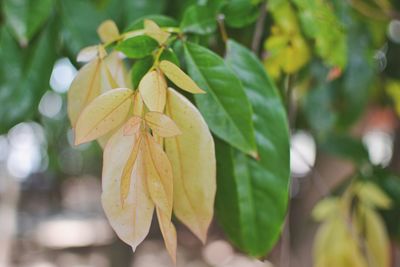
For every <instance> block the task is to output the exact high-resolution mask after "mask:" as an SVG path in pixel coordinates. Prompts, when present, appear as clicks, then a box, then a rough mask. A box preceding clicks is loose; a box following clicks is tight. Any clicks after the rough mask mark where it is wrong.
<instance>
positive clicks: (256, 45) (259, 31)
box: [251, 1, 267, 55]
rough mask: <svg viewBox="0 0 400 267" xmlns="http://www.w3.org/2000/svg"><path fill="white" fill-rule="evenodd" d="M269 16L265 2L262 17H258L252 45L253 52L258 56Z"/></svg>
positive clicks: (262, 5)
mask: <svg viewBox="0 0 400 267" xmlns="http://www.w3.org/2000/svg"><path fill="white" fill-rule="evenodd" d="M266 16H267V3H266V2H265V1H264V2H263V3H262V4H261V6H260V16H259V17H258V20H257V23H256V28H255V30H254V35H253V41H252V43H251V50H253V52H254V53H255V54H256V55H258V52H259V51H260V45H261V41H262V40H261V39H262V36H263V32H264V24H265V18H266Z"/></svg>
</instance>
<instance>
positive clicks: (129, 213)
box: [101, 128, 154, 251]
mask: <svg viewBox="0 0 400 267" xmlns="http://www.w3.org/2000/svg"><path fill="white" fill-rule="evenodd" d="M135 140H136V139H135V138H133V136H126V135H124V133H123V129H122V128H121V129H119V130H118V131H117V132H116V133H115V134H114V135H113V136H112V137H111V139H110V140H109V142H108V143H107V146H106V148H105V150H104V160H103V173H102V188H103V192H102V195H101V201H102V204H103V209H104V211H105V213H106V215H107V218H108V220H109V222H110V224H111V226H112V228H113V229H114V230H115V232H116V233H117V235H118V236H119V238H121V239H122V240H123V241H124V242H126V243H128V244H129V245H131V246H132V249H133V250H134V251H135V249H136V247H137V246H138V245H139V244H140V243H141V242H142V241H143V240H144V238H145V237H146V236H147V234H148V232H149V229H150V225H151V220H152V217H153V211H154V204H153V202H152V200H151V199H150V197H149V193H148V189H147V186H146V181H145V179H146V177H145V175H144V174H145V172H144V171H145V170H144V165H143V155H142V154H139V156H138V159H137V160H136V164H135V166H134V167H133V170H132V174H131V178H130V179H131V181H130V186H129V192H128V196H127V197H126V199H125V201H124V205H122V203H121V194H122V193H121V177H122V172H123V170H124V168H125V166H126V163H127V161H128V158H129V156H130V154H131V153H132V149H133V148H134V146H135ZM124 190H125V189H124ZM124 194H125V193H124Z"/></svg>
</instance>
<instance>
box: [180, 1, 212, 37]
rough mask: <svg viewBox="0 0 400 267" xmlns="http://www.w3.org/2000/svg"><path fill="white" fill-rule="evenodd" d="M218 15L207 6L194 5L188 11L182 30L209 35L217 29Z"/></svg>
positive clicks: (184, 15) (183, 20) (185, 14)
mask: <svg viewBox="0 0 400 267" xmlns="http://www.w3.org/2000/svg"><path fill="white" fill-rule="evenodd" d="M216 22H217V14H216V12H215V11H213V10H210V8H209V7H207V6H198V5H193V6H190V7H189V8H187V9H186V11H185V13H184V14H183V19H182V22H181V25H180V27H181V29H182V30H183V31H184V32H187V33H196V34H209V33H212V32H214V31H215V30H216V28H217V24H216Z"/></svg>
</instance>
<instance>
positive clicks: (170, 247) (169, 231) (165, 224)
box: [157, 208, 178, 264]
mask: <svg viewBox="0 0 400 267" xmlns="http://www.w3.org/2000/svg"><path fill="white" fill-rule="evenodd" d="M157 218H158V224H159V225H160V229H161V234H162V235H163V238H164V243H165V247H166V248H167V251H168V253H169V255H170V256H171V259H172V262H173V263H174V264H176V247H177V243H178V241H177V237H176V229H175V226H174V225H173V224H172V222H171V219H170V218H169V217H168V216H166V215H165V214H164V213H163V212H162V211H161V209H160V208H157Z"/></svg>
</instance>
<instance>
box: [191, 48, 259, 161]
mask: <svg viewBox="0 0 400 267" xmlns="http://www.w3.org/2000/svg"><path fill="white" fill-rule="evenodd" d="M185 58H186V64H187V67H188V71H189V74H190V76H191V77H192V78H193V80H194V81H195V82H196V83H197V84H198V85H199V86H200V88H201V89H203V90H204V91H206V92H207V93H206V94H202V95H195V100H196V104H197V106H198V107H199V109H200V112H201V113H202V114H203V116H204V118H205V119H206V121H207V123H208V126H209V127H210V129H211V130H212V131H213V132H214V133H215V135H217V136H218V137H219V138H221V139H223V140H224V141H226V142H228V143H229V144H230V145H232V146H234V147H236V148H238V149H239V150H241V151H243V152H245V153H249V154H253V155H255V154H256V153H257V151H256V145H255V137H254V127H253V123H252V120H251V116H252V113H253V112H252V109H251V106H250V102H249V100H248V98H247V96H246V94H245V92H244V90H243V86H242V84H241V82H240V80H239V79H238V78H237V77H236V75H235V73H234V72H233V71H232V70H231V69H230V68H229V67H228V66H227V65H226V63H225V62H224V61H223V59H222V58H220V57H219V56H218V55H217V54H215V53H214V52H212V51H210V50H208V49H207V48H204V47H202V46H200V45H197V44H194V43H189V42H188V43H186V44H185Z"/></svg>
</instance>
